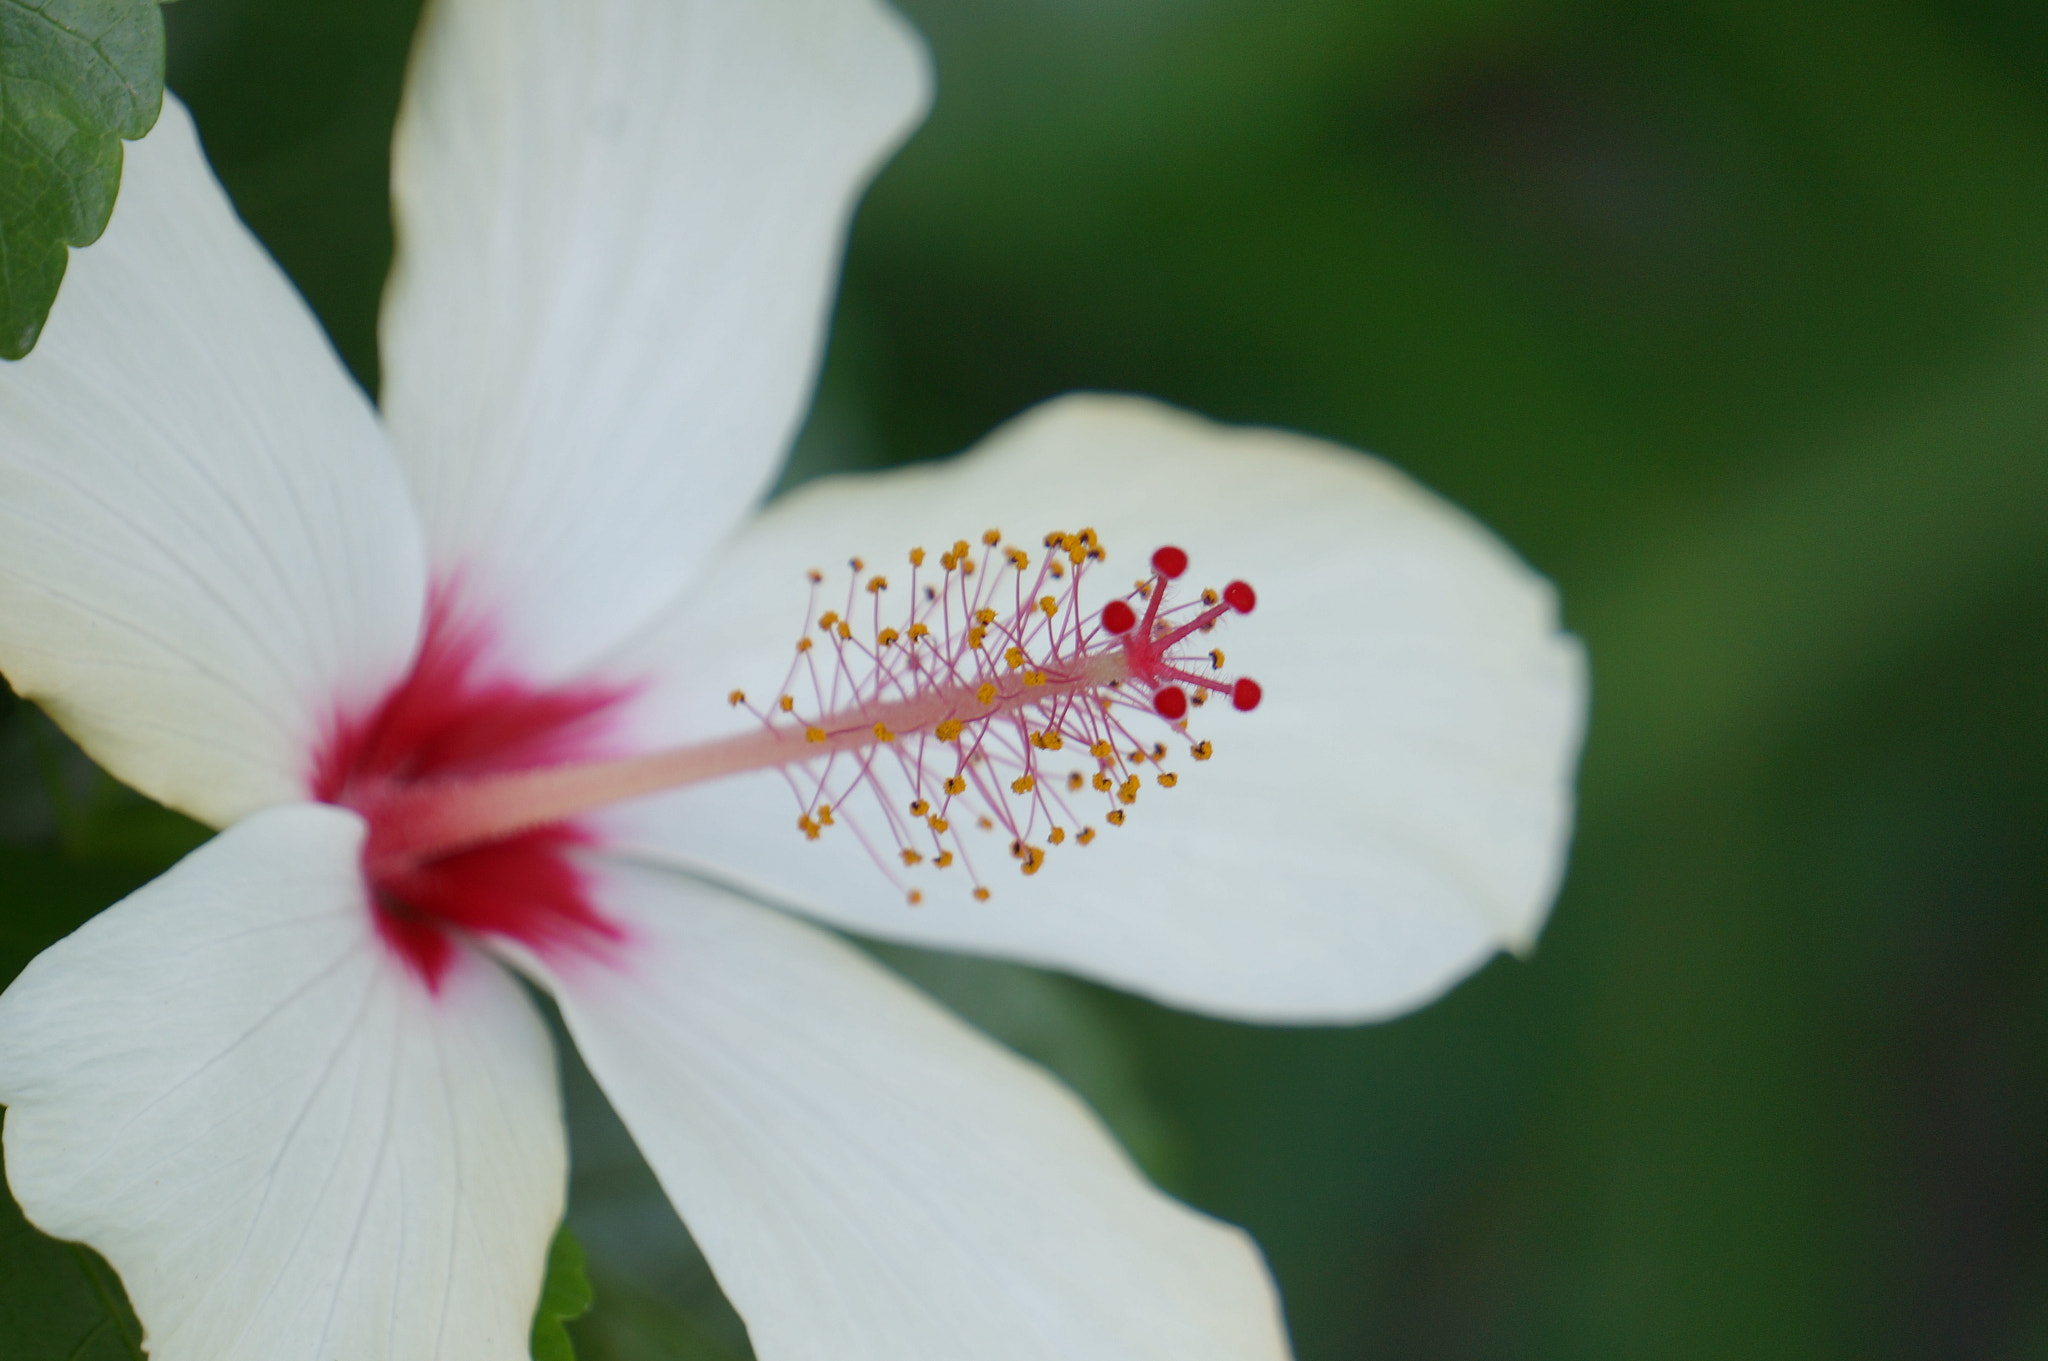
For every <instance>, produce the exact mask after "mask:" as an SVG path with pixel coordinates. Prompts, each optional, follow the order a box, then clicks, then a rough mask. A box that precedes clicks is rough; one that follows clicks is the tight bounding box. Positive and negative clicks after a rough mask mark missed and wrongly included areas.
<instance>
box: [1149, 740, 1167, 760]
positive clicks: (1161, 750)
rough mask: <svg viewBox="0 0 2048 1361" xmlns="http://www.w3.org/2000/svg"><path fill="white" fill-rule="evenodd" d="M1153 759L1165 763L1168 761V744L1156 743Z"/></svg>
mask: <svg viewBox="0 0 2048 1361" xmlns="http://www.w3.org/2000/svg"><path fill="white" fill-rule="evenodd" d="M1152 759H1153V760H1155V761H1163V760H1165V759H1166V743H1164V742H1154V743H1153V744H1152Z"/></svg>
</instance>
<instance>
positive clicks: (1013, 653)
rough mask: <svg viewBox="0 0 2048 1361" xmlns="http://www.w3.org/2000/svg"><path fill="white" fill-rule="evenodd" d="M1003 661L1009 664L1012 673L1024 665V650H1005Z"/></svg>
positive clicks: (1016, 648) (1017, 648)
mask: <svg viewBox="0 0 2048 1361" xmlns="http://www.w3.org/2000/svg"><path fill="white" fill-rule="evenodd" d="M1003 660H1004V661H1005V662H1007V663H1008V664H1009V667H1010V669H1011V670H1012V671H1015V670H1016V669H1017V668H1018V667H1020V666H1022V665H1024V661H1025V657H1024V649H1023V648H1021V647H1010V648H1004V649H1003Z"/></svg>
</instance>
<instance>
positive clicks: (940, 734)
mask: <svg viewBox="0 0 2048 1361" xmlns="http://www.w3.org/2000/svg"><path fill="white" fill-rule="evenodd" d="M959 735H960V720H959V719H957V718H948V719H942V720H941V721H940V723H939V726H938V727H936V728H933V729H932V736H934V737H936V738H938V739H939V740H940V741H941V742H951V741H952V740H953V739H954V738H956V737H958V736H959Z"/></svg>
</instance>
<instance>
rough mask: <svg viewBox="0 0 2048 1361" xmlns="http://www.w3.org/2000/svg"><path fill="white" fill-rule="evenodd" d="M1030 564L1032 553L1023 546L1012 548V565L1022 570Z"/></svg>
mask: <svg viewBox="0 0 2048 1361" xmlns="http://www.w3.org/2000/svg"><path fill="white" fill-rule="evenodd" d="M1030 565H1031V555H1030V554H1029V553H1026V552H1025V551H1024V550H1023V549H1021V548H1012V549H1011V550H1010V566H1012V567H1014V568H1016V569H1017V570H1018V571H1020V572H1021V571H1023V570H1024V569H1025V568H1027V567H1029V566H1030Z"/></svg>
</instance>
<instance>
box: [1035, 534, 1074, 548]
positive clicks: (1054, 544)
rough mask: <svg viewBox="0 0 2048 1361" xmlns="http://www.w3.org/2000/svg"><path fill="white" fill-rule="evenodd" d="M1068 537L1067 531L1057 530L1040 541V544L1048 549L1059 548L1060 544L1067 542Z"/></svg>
mask: <svg viewBox="0 0 2048 1361" xmlns="http://www.w3.org/2000/svg"><path fill="white" fill-rule="evenodd" d="M1066 537H1067V531H1066V530H1064V529H1055V530H1052V531H1050V532H1048V533H1047V534H1046V536H1045V537H1044V538H1042V539H1040V540H1039V542H1040V543H1042V544H1044V545H1045V546H1046V547H1047V548H1058V547H1059V546H1060V544H1061V543H1063V542H1064V541H1065V540H1066Z"/></svg>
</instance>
